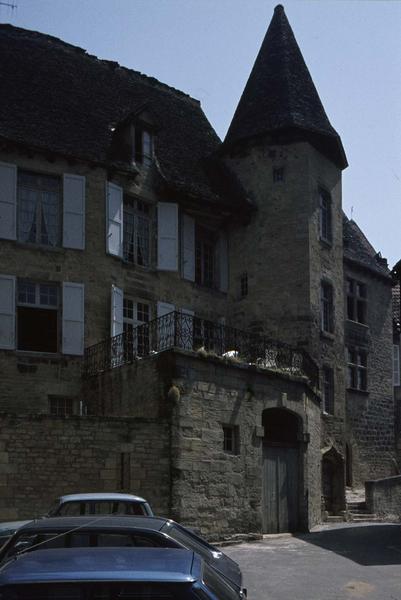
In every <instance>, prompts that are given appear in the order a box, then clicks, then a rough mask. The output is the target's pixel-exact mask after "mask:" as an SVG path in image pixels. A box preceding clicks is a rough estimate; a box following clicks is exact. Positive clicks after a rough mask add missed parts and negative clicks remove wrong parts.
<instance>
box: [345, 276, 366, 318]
mask: <svg viewBox="0 0 401 600" xmlns="http://www.w3.org/2000/svg"><path fill="white" fill-rule="evenodd" d="M366 307H367V293H366V285H365V284H364V283H360V282H359V281H355V279H347V319H349V320H350V321H357V322H358V323H366V312H367V311H366Z"/></svg>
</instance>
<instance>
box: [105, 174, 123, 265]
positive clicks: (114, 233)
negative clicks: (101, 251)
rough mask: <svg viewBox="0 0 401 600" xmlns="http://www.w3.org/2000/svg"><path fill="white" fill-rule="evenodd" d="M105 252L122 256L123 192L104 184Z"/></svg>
mask: <svg viewBox="0 0 401 600" xmlns="http://www.w3.org/2000/svg"><path fill="white" fill-rule="evenodd" d="M106 252H108V254H113V255H114V256H120V257H121V258H122V256H123V190H122V188H121V187H120V186H119V185H115V184H114V183H110V182H109V181H108V182H107V183H106Z"/></svg>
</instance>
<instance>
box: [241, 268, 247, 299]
mask: <svg viewBox="0 0 401 600" xmlns="http://www.w3.org/2000/svg"><path fill="white" fill-rule="evenodd" d="M247 295H248V273H242V275H241V298H244V297H245V296H247Z"/></svg>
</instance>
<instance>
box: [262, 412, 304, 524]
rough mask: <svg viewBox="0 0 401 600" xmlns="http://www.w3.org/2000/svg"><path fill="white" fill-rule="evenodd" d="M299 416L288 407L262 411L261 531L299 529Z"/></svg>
mask: <svg viewBox="0 0 401 600" xmlns="http://www.w3.org/2000/svg"><path fill="white" fill-rule="evenodd" d="M300 422H301V421H300V419H299V417H298V416H296V415H295V414H293V413H291V412H290V411H288V410H284V409H280V408H274V409H268V410H265V411H264V412H263V415H262V424H263V426H264V430H265V437H264V441H263V491H262V524H263V533H282V532H287V531H297V530H298V529H299V487H300V485H299V470H300V469H299V460H300V459H299V442H298V439H299V435H298V433H299V429H300Z"/></svg>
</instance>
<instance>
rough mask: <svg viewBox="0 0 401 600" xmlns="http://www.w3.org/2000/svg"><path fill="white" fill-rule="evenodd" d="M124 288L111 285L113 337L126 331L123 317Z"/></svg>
mask: <svg viewBox="0 0 401 600" xmlns="http://www.w3.org/2000/svg"><path fill="white" fill-rule="evenodd" d="M123 304H124V294H123V290H122V289H121V288H119V287H117V286H116V285H112V286H111V337H114V336H115V335H120V333H123V331H124V319H123Z"/></svg>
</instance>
